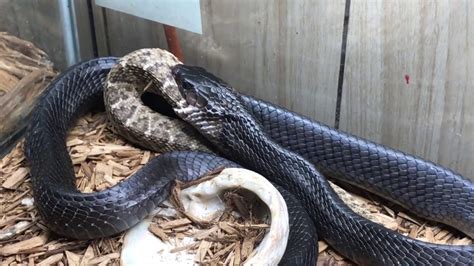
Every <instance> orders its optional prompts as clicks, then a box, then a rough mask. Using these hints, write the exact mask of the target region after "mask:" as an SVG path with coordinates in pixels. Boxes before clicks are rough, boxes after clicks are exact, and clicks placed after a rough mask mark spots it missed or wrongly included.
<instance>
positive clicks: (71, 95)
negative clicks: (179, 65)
mask: <svg viewBox="0 0 474 266" xmlns="http://www.w3.org/2000/svg"><path fill="white" fill-rule="evenodd" d="M115 64H116V59H115V58H102V59H95V60H91V61H88V62H84V63H81V64H78V65H76V66H74V67H73V68H71V69H70V70H68V71H66V72H65V73H64V74H63V75H61V76H60V77H58V78H57V79H56V81H55V82H53V83H52V84H51V86H50V89H49V90H48V91H47V92H45V93H44V95H43V96H42V98H41V100H40V103H39V105H38V106H37V108H36V109H35V112H34V114H33V118H32V122H31V125H30V128H29V130H28V134H27V138H26V140H27V142H26V156H27V159H28V161H29V163H30V174H31V177H32V182H33V190H34V195H35V199H36V204H37V206H38V209H39V211H40V213H41V215H42V216H43V218H44V219H45V221H46V222H47V223H48V226H49V227H50V228H51V229H53V230H54V231H56V232H59V233H62V234H66V235H70V236H72V237H78V238H93V237H100V235H95V234H94V233H102V234H103V235H110V234H111V233H113V232H119V231H122V230H124V229H126V228H127V227H129V226H131V225H133V224H134V223H136V222H137V221H138V220H139V219H140V217H143V216H144V215H146V213H147V212H148V211H149V210H151V209H152V208H153V206H154V205H155V203H156V202H157V201H159V200H161V199H162V198H163V194H162V192H163V191H164V190H166V188H167V187H168V184H169V182H168V183H166V184H164V183H163V182H161V183H160V182H157V181H154V183H156V185H151V183H150V182H152V181H151V180H147V179H145V180H142V179H139V178H134V177H131V178H129V179H128V180H127V181H125V182H122V183H121V184H120V185H118V186H116V187H113V188H112V189H110V190H106V191H103V192H99V193H92V194H80V193H78V192H77V189H76V187H75V186H74V182H73V179H74V173H73V171H72V163H71V161H70V159H69V155H68V153H67V149H66V147H65V143H64V142H65V137H66V134H67V130H68V128H69V127H70V126H71V124H72V123H73V121H74V119H75V118H76V117H77V116H79V115H80V114H81V113H83V112H86V111H88V110H90V108H91V107H93V106H96V105H100V101H102V97H101V94H102V87H103V86H102V84H103V82H104V80H105V76H106V75H107V73H108V72H109V70H110V68H111V67H112V66H113V65H115ZM183 68H184V67H183ZM185 70H186V69H185ZM189 72H190V74H189V75H181V76H180V79H185V80H186V81H187V82H184V83H183V84H188V85H189V84H190V85H192V86H190V87H189V88H186V89H187V90H191V91H192V90H193V88H196V89H195V90H194V91H195V93H196V95H195V96H199V97H200V98H199V99H201V98H203V97H202V93H207V94H208V93H209V92H212V93H210V94H212V95H211V96H213V97H215V96H216V95H217V96H218V97H217V98H216V99H214V98H213V97H210V98H209V99H207V100H209V102H206V104H207V105H210V106H212V107H215V108H216V110H218V111H216V112H215V113H214V114H215V117H209V116H208V113H202V116H201V114H200V113H199V112H197V113H196V114H197V115H191V116H183V118H184V120H188V121H189V122H191V123H192V124H193V125H194V126H198V129H199V130H200V131H201V132H202V133H204V135H206V136H207V137H211V139H210V140H211V142H212V141H215V140H216V139H215V138H214V139H213V137H215V136H216V135H215V134H217V133H218V132H220V131H218V130H223V132H225V133H226V134H224V135H219V136H225V137H226V139H225V140H226V141H227V142H225V143H224V144H226V145H227V147H221V148H223V150H224V153H225V152H226V151H227V150H228V149H235V151H234V154H233V155H232V156H229V155H228V156H229V157H232V158H234V159H238V161H239V162H240V163H243V164H245V166H250V167H251V168H253V169H254V170H257V171H260V172H261V173H264V174H265V175H266V176H269V175H267V173H271V174H274V178H275V180H273V181H275V182H277V183H280V184H281V185H283V186H284V187H285V188H287V189H289V190H291V191H292V192H293V193H294V194H296V195H298V196H299V197H300V199H301V200H302V202H303V203H304V206H305V207H306V208H307V211H308V212H309V213H310V215H311V216H312V217H313V218H316V219H314V222H315V223H316V224H317V225H318V233H319V234H320V235H321V237H323V238H324V239H326V240H327V241H328V242H329V243H330V244H331V245H332V246H333V247H335V248H336V249H338V250H339V251H340V252H341V253H342V254H344V255H345V256H347V257H348V258H350V259H352V260H354V261H355V262H358V263H361V264H404V263H405V264H420V263H425V264H441V263H449V264H451V263H454V262H458V263H460V264H470V263H472V261H473V259H474V257H473V256H474V255H473V254H474V248H473V247H472V246H441V245H433V244H428V243H423V242H419V241H415V240H411V239H409V238H406V237H403V236H401V235H398V234H395V233H393V232H391V231H388V230H386V229H384V228H383V227H381V226H378V225H376V224H373V223H371V222H369V221H367V220H365V219H362V218H361V217H359V216H358V215H356V214H354V213H353V212H352V211H350V210H349V209H348V208H347V207H345V205H343V204H342V203H341V202H340V200H338V198H337V197H336V196H335V195H334V192H333V191H332V190H331V189H330V188H329V187H328V185H327V182H326V181H325V180H324V179H323V178H322V177H321V176H320V175H319V173H318V172H317V171H316V170H315V169H314V167H313V166H312V165H311V164H310V163H308V162H306V161H305V160H304V159H303V158H306V159H308V160H310V161H311V162H313V163H314V164H315V166H316V167H317V168H318V169H320V170H321V171H322V172H323V173H329V172H330V173H331V175H336V177H338V178H342V180H344V181H346V182H349V183H352V184H356V185H359V186H363V187H366V188H367V189H368V190H370V191H372V192H374V193H376V194H379V195H382V196H384V197H386V198H388V199H390V200H393V201H395V202H397V203H399V204H400V205H402V206H404V207H406V208H409V209H410V210H412V211H414V212H416V213H417V214H419V215H420V216H424V217H426V218H428V219H431V220H435V221H441V222H444V223H447V224H449V225H452V226H454V227H456V228H458V229H459V230H461V231H463V232H465V233H466V234H468V235H470V236H471V237H472V236H473V235H474V229H473V228H474V226H473V224H474V212H473V209H474V185H473V183H472V182H471V181H469V180H467V179H465V178H463V177H461V176H459V175H457V174H455V173H453V172H451V171H449V170H447V169H445V168H442V167H441V166H437V165H435V164H433V163H430V162H426V161H424V160H422V159H419V158H415V157H413V156H410V155H406V154H404V153H402V152H398V151H394V150H391V149H389V148H387V147H384V146H381V145H378V144H374V143H371V142H368V141H366V140H363V139H359V138H356V137H353V136H350V135H347V134H345V133H342V132H339V131H336V130H334V129H331V128H329V127H327V126H324V125H321V124H319V123H316V122H314V121H311V120H309V119H307V118H304V117H301V116H298V115H296V114H294V113H292V112H290V111H287V110H284V109H282V108H279V107H276V106H273V105H271V104H269V103H265V102H262V101H260V100H257V99H253V98H251V97H248V96H237V95H236V94H234V93H233V92H230V91H229V90H228V89H227V87H226V86H223V85H222V84H223V83H222V82H221V81H219V80H218V79H217V78H215V77H213V76H211V75H210V74H207V73H205V72H203V71H202V70H200V69H191V70H190V71H189ZM193 73H199V75H194V74H193ZM188 77H191V78H190V79H189V78H188ZM203 84H204V86H203ZM211 85H212V86H211ZM187 90H186V91H187ZM219 95H223V96H225V97H220V96H219ZM193 97H194V96H193ZM165 98H166V97H165ZM204 98H205V97H204ZM228 99H233V100H234V101H232V102H229V101H228ZM235 99H238V100H235ZM167 100H168V101H170V103H175V104H176V103H179V102H181V103H182V101H181V100H182V99H181V95H180V94H179V93H178V92H174V93H173V92H169V94H168V98H167ZM196 103H197V102H196ZM223 103H225V104H227V105H228V106H227V107H226V108H231V109H232V110H233V111H234V113H232V114H229V112H228V111H227V112H226V111H225V110H224V109H221V107H222V106H221V105H222V104H223ZM197 106H199V104H197ZM178 109H179V108H178ZM185 109H186V108H185ZM188 109H189V108H188ZM188 109H186V110H188ZM198 109H199V108H198ZM211 111H212V110H211ZM246 112H249V113H250V114H247V113H246ZM211 113H212V112H211ZM180 114H181V115H182V114H183V113H182V112H181V113H180ZM224 114H225V115H226V116H225V117H224V118H226V119H225V121H224V120H223V121H220V119H222V118H223V117H222V115H224ZM190 117H194V120H193V119H190ZM198 117H207V119H208V118H212V119H209V120H206V121H203V123H202V124H201V125H206V124H207V125H210V124H211V122H212V121H219V122H220V126H216V127H214V128H215V129H216V131H209V129H210V128H209V127H202V126H201V128H199V124H195V123H196V119H197V118H198ZM230 117H234V118H236V119H235V120H233V119H230ZM227 118H229V119H227ZM258 123H260V124H261V125H259V124H258ZM215 125H217V124H215ZM229 125H235V126H236V127H235V128H234V129H232V130H229ZM247 131H250V132H247ZM212 132H214V133H215V134H214V133H212ZM216 132H217V133H216ZM211 133H212V134H211ZM249 136H250V137H249ZM270 139H271V140H272V141H275V142H277V143H278V144H279V145H281V146H279V145H277V144H275V143H273V142H272V141H269V140H270ZM236 144H238V145H236ZM249 144H251V145H252V146H249ZM282 147H284V148H286V149H289V150H291V151H293V152H294V153H293V152H290V151H288V150H285V149H283V148H282ZM295 153H298V154H299V155H296V154H295ZM180 154H183V155H180ZM244 155H246V156H244ZM181 156H183V157H181ZM200 156H201V157H203V156H204V155H202V154H201V155H200V154H199V153H173V154H171V155H166V156H165V157H163V158H162V159H159V158H160V157H158V158H157V159H156V162H155V161H154V164H156V165H155V167H156V166H157V165H158V166H159V165H160V164H163V162H164V165H165V166H166V167H169V166H170V165H174V166H178V168H179V167H184V166H186V167H188V166H192V165H193V164H198V165H201V162H205V163H209V161H206V160H204V159H203V160H202V161H200V160H197V159H195V158H199V157H200ZM269 156H271V158H269ZM204 157H205V156H204ZM170 158H173V159H170ZM248 158H253V159H255V160H251V161H249V160H248ZM160 160H162V161H161V162H160ZM194 160H196V161H194ZM257 160H259V161H260V162H261V164H258V165H255V164H254V162H256V161H257ZM196 162H197V163H196ZM290 162H291V163H290ZM150 169H151V166H150V167H148V166H146V167H144V168H143V170H141V171H140V172H141V173H142V176H143V175H144V176H147V175H149V176H152V175H155V176H157V174H156V172H153V171H151V170H150ZM161 172H162V173H163V174H164V175H166V174H167V173H166V171H161ZM160 174H161V173H160ZM168 174H169V173H168ZM158 176H159V175H158ZM127 191H136V192H141V193H135V194H128V193H124V192H127ZM74 234H76V235H74Z"/></svg>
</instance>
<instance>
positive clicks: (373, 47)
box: [341, 0, 474, 177]
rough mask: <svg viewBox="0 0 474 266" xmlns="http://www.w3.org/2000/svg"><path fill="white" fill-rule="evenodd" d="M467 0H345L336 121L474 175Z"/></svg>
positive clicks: (472, 49) (471, 6)
mask: <svg viewBox="0 0 474 266" xmlns="http://www.w3.org/2000/svg"><path fill="white" fill-rule="evenodd" d="M473 11H474V2H472V1H468V0H455V1H448V0H437V1H423V0H403V1H388V0H384V1H382V0H381V1H352V5H351V12H350V19H349V33H348V39H347V54H346V69H345V75H344V87H343V98H342V105H341V129H342V130H345V131H348V132H351V133H353V134H356V135H359V136H363V137H366V138H368V139H371V140H374V141H377V142H381V143H383V144H386V145H389V146H392V147H395V148H398V149H401V150H403V151H406V152H409V153H413V154H416V155H420V156H422V157H425V158H427V159H430V160H432V161H435V162H438V163H441V164H443V165H446V166H448V167H450V168H452V169H454V170H456V171H459V172H460V173H461V174H464V175H465V176H468V177H474V165H473V164H472V163H471V162H472V161H474V142H473V141H472V140H473V138H474V105H473V104H472V103H473V102H474V90H473V85H474V81H473V80H474V78H473V77H472V75H470V73H473V71H474V63H473V62H474V46H473V45H474V42H473V41H474V29H473V27H472V25H474V24H473V22H474V21H473V19H472V17H471V16H469V14H472V12H473Z"/></svg>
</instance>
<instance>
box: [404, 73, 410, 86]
mask: <svg viewBox="0 0 474 266" xmlns="http://www.w3.org/2000/svg"><path fill="white" fill-rule="evenodd" d="M405 82H406V83H407V85H408V84H410V76H409V75H408V74H405Z"/></svg>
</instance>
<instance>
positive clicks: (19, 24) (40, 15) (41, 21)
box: [0, 0, 66, 69]
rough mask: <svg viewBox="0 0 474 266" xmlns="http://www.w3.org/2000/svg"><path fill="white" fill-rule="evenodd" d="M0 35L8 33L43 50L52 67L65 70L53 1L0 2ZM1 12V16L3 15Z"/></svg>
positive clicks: (56, 6) (58, 22)
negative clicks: (52, 63) (0, 33)
mask: <svg viewBox="0 0 474 266" xmlns="http://www.w3.org/2000/svg"><path fill="white" fill-rule="evenodd" d="M0 2H1V3H0V7H1V8H0V9H2V11H1V12H2V15H1V16H0V31H8V32H10V33H11V34H13V35H16V36H18V37H20V38H22V39H25V40H28V41H31V42H33V43H34V44H35V45H37V46H38V47H39V48H41V49H42V50H44V51H45V52H46V53H47V54H48V55H49V56H50V57H51V60H52V61H53V62H54V65H55V67H57V68H59V69H63V68H64V67H65V66H66V60H65V54H64V42H63V34H62V30H61V23H60V18H59V8H58V5H57V1H40V0H35V1H32V0H1V1H0ZM4 11H5V12H4Z"/></svg>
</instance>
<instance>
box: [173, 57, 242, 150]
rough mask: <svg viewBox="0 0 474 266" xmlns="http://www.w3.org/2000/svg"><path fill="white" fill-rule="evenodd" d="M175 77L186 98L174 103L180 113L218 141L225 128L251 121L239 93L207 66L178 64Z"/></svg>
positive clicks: (180, 115) (208, 137)
mask: <svg viewBox="0 0 474 266" xmlns="http://www.w3.org/2000/svg"><path fill="white" fill-rule="evenodd" d="M173 76H174V78H175V80H176V83H177V84H178V88H179V91H180V93H181V97H182V99H181V100H180V101H179V102H178V103H175V104H172V105H173V106H174V110H175V112H176V114H177V115H178V116H179V117H180V118H182V119H183V120H184V121H186V122H188V123H190V124H191V125H192V126H194V127H195V128H196V129H197V130H199V132H200V133H201V134H203V135H204V136H205V137H206V138H207V139H208V140H210V141H211V142H214V144H217V143H216V142H219V141H223V140H224V138H222V134H224V131H229V129H230V128H232V127H234V126H235V125H236V123H239V122H242V121H244V120H248V117H247V116H249V115H248V113H247V111H246V110H245V108H244V107H243V105H242V104H241V102H240V100H239V97H240V96H239V95H238V93H237V92H235V91H234V89H232V88H231V87H230V86H229V85H228V84H227V83H225V82H224V81H222V80H221V79H219V78H218V77H216V76H214V75H213V74H211V73H209V72H207V71H206V70H205V69H203V68H201V67H195V66H186V65H177V66H175V67H174V68H173ZM247 123H248V121H247ZM225 134H233V133H232V132H226V133H225Z"/></svg>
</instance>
